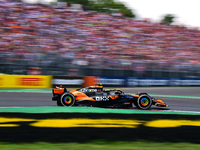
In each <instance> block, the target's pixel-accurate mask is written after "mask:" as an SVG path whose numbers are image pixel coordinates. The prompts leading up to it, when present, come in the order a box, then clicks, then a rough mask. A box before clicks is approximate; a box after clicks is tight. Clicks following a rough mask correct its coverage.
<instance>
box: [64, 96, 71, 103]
mask: <svg viewBox="0 0 200 150" xmlns="http://www.w3.org/2000/svg"><path fill="white" fill-rule="evenodd" d="M71 102H72V98H71V97H70V96H66V97H65V98H64V103H65V104H70V103H71Z"/></svg>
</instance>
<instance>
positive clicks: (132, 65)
mask: <svg viewBox="0 0 200 150" xmlns="http://www.w3.org/2000/svg"><path fill="white" fill-rule="evenodd" d="M0 24H1V26H0V64H2V63H4V64H12V63H13V64H22V65H23V64H30V65H33V67H38V66H49V65H52V66H53V65H59V64H60V65H78V66H93V67H99V68H105V67H110V68H127V69H136V70H145V69H146V68H148V67H150V68H168V69H169V68H170V69H177V68H178V69H191V68H195V67H199V66H200V59H199V58H200V31H198V30H195V29H187V28H184V27H179V26H169V25H163V24H160V23H152V22H149V21H142V20H136V19H130V18H125V17H116V16H111V15H107V14H102V13H97V12H91V11H70V10H68V9H64V8H62V9H60V8H59V9H58V8H55V7H52V6H46V5H38V4H28V3H24V2H20V1H19V0H0Z"/></svg>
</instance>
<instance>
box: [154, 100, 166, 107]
mask: <svg viewBox="0 0 200 150" xmlns="http://www.w3.org/2000/svg"><path fill="white" fill-rule="evenodd" d="M156 105H162V106H165V105H166V104H165V103H164V102H163V100H161V99H157V102H156Z"/></svg>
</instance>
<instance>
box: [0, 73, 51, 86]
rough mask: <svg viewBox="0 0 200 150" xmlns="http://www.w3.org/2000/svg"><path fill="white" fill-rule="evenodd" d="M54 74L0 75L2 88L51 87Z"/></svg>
mask: <svg viewBox="0 0 200 150" xmlns="http://www.w3.org/2000/svg"><path fill="white" fill-rule="evenodd" d="M51 80H52V76H41V75H0V88H50V87H51Z"/></svg>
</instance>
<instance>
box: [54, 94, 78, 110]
mask: <svg viewBox="0 0 200 150" xmlns="http://www.w3.org/2000/svg"><path fill="white" fill-rule="evenodd" d="M58 103H59V102H58ZM60 104H61V105H62V106H68V107H70V106H73V105H74V104H75V97H74V95H73V94H71V93H63V94H62V96H61V98H60Z"/></svg>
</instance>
